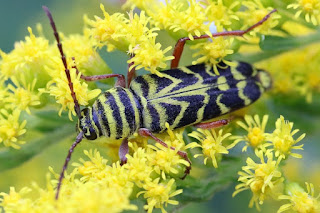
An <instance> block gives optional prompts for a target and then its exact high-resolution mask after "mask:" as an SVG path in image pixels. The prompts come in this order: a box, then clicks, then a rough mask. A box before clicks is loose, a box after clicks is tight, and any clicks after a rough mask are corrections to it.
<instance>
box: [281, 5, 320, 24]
mask: <svg viewBox="0 0 320 213" xmlns="http://www.w3.org/2000/svg"><path fill="white" fill-rule="evenodd" d="M287 8H288V9H289V8H293V9H294V10H297V9H298V11H297V12H296V14H295V18H298V17H299V16H300V15H301V14H302V13H303V14H304V15H305V19H306V21H307V22H311V23H312V24H313V25H318V24H319V22H320V2H319V1H318V0H296V3H293V4H289V5H288V7H287Z"/></svg>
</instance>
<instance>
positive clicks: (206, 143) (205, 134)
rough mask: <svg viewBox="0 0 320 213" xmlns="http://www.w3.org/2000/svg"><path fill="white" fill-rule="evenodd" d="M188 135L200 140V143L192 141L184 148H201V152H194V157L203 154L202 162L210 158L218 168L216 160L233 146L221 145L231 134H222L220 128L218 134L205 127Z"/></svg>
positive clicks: (205, 162)
mask: <svg viewBox="0 0 320 213" xmlns="http://www.w3.org/2000/svg"><path fill="white" fill-rule="evenodd" d="M188 135H189V136H190V137H193V138H195V139H197V140H198V141H200V142H201V145H200V144H198V143H196V142H193V143H190V144H188V145H187V146H186V148H195V147H200V148H202V153H203V154H196V155H195V156H194V157H195V158H197V157H199V156H202V155H203V156H204V157H205V158H204V164H207V160H208V159H209V158H211V160H212V165H213V166H214V167H215V168H218V161H220V160H221V157H222V154H228V153H229V151H228V149H231V148H232V147H233V145H232V146H227V147H226V146H224V145H222V142H223V141H224V140H225V139H226V138H228V137H229V136H230V135H231V133H226V134H223V130H222V129H221V130H219V133H218V134H217V133H216V131H215V130H214V129H211V131H209V130H207V129H197V131H194V132H192V133H190V134H188Z"/></svg>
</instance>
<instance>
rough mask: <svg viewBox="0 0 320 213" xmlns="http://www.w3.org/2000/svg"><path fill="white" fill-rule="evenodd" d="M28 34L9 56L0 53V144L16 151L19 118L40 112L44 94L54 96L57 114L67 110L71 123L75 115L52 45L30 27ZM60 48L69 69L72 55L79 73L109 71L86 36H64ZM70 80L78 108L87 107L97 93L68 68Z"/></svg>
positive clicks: (58, 59) (44, 102)
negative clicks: (58, 110) (64, 52)
mask: <svg viewBox="0 0 320 213" xmlns="http://www.w3.org/2000/svg"><path fill="white" fill-rule="evenodd" d="M28 31H29V34H30V35H29V36H27V37H26V38H25V41H20V42H17V43H16V44H15V47H14V49H13V50H12V51H11V52H10V53H4V52H3V51H1V50H0V55H1V58H2V61H1V63H0V103H1V105H0V109H1V110H2V114H4V115H5V116H1V123H2V124H3V125H1V132H3V133H1V134H0V141H1V142H3V144H4V145H5V146H11V147H13V148H16V149H17V148H20V146H18V145H17V143H20V144H21V142H22V141H20V142H19V138H21V136H22V135H23V134H24V133H25V129H24V127H25V125H26V121H23V122H22V123H20V122H21V121H20V118H19V116H20V115H21V114H24V112H26V113H27V114H31V113H32V111H31V109H32V108H37V109H40V108H43V107H44V106H45V105H46V104H47V103H48V102H50V101H49V100H48V97H45V98H44V96H45V95H44V93H48V94H49V95H50V96H54V97H55V99H56V102H57V103H59V104H61V110H60V112H59V114H61V112H62V110H69V118H70V119H71V120H72V117H71V113H73V114H75V112H74V102H73V99H72V97H71V92H70V89H69V86H68V82H67V78H66V75H65V72H64V67H63V64H62V61H61V59H60V55H59V52H58V49H57V47H56V45H55V44H52V45H50V44H49V41H48V40H47V39H46V38H45V37H43V36H35V35H34V34H33V32H32V29H31V28H30V27H29V28H28ZM40 34H41V33H40ZM63 45H64V48H65V50H66V53H67V54H68V56H69V57H68V59H67V60H68V62H69V66H70V67H69V68H71V67H72V66H73V65H74V64H73V60H71V56H72V57H75V60H76V64H77V67H78V70H79V71H80V72H81V73H85V74H93V73H94V74H98V73H106V72H107V73H108V72H110V71H111V70H110V69H109V68H108V67H107V65H106V64H105V62H104V61H103V60H102V59H101V57H100V56H99V55H98V53H97V52H96V51H95V49H94V41H93V40H92V39H89V37H88V36H85V35H83V36H80V35H71V36H70V37H64V39H63ZM96 69H97V70H98V71H95V70H96ZM71 78H72V81H73V85H74V89H75V91H77V92H76V96H77V99H78V101H79V103H80V104H81V105H88V103H89V101H90V100H92V99H94V98H95V97H97V96H98V95H99V94H100V90H98V89H95V90H90V89H89V88H88V85H87V84H86V83H85V82H82V81H80V79H79V78H80V75H78V76H77V74H76V71H75V70H74V69H71ZM19 123H20V124H19ZM22 129H23V132H22Z"/></svg>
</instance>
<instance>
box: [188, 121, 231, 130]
mask: <svg viewBox="0 0 320 213" xmlns="http://www.w3.org/2000/svg"><path fill="white" fill-rule="evenodd" d="M231 120H232V118H229V119H221V120H217V121H211V122H206V123H198V124H195V125H194V126H195V127H197V128H201V129H212V128H218V127H222V126H225V125H227V124H228V123H230V121H231Z"/></svg>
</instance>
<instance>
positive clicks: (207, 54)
mask: <svg viewBox="0 0 320 213" xmlns="http://www.w3.org/2000/svg"><path fill="white" fill-rule="evenodd" d="M233 40H234V38H232V37H229V38H224V37H216V38H212V41H209V42H201V43H198V44H195V45H193V46H191V49H199V51H198V52H196V53H194V54H193V55H192V56H193V57H197V56H200V58H198V59H197V60H195V61H193V62H192V64H200V63H206V64H208V65H210V66H212V67H213V70H214V72H215V74H216V75H219V71H218V68H217V67H219V63H220V62H221V61H222V62H224V63H225V64H227V65H229V66H235V63H233V62H231V61H227V60H224V59H223V58H224V57H226V56H227V55H230V54H232V53H233V50H232V49H231V48H230V47H231V45H232V42H233ZM222 68H223V67H222Z"/></svg>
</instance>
